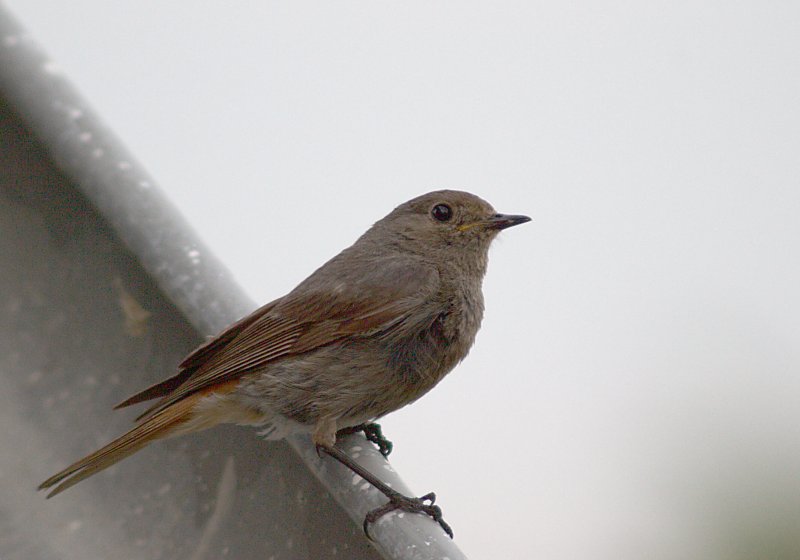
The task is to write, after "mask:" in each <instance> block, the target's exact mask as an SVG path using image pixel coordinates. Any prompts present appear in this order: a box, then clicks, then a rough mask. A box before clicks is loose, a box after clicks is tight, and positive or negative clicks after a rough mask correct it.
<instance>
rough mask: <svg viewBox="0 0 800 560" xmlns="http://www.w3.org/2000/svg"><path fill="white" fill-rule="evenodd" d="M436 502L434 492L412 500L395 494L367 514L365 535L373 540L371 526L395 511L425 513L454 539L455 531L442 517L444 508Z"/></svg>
mask: <svg viewBox="0 0 800 560" xmlns="http://www.w3.org/2000/svg"><path fill="white" fill-rule="evenodd" d="M426 502H429V503H426ZM434 502H436V494H434V493H433V492H431V493H429V494H425V495H424V496H422V497H420V498H410V497H408V496H403V495H402V494H395V495H392V496H389V501H388V502H387V503H385V504H383V505H382V506H380V507H377V508H375V509H373V510H371V511H370V512H368V513H367V515H366V517H364V534H365V535H367V538H368V539H369V540H372V537H371V536H370V534H369V526H370V524H371V523H375V522H376V521H377V520H378V519H380V518H381V517H383V516H384V515H386V514H387V513H390V512H392V511H395V510H401V511H407V512H409V513H424V514H426V515H429V516H430V517H431V518H432V519H433V520H434V521H436V522H437V523H438V524H439V526H440V527H441V528H442V530H444V532H445V533H447V535H448V536H449V537H450V538H451V539H452V538H453V530H452V529H451V528H450V525H448V524H447V522H446V521H445V520H444V518H443V517H442V508H440V507H439V506H437V505H434Z"/></svg>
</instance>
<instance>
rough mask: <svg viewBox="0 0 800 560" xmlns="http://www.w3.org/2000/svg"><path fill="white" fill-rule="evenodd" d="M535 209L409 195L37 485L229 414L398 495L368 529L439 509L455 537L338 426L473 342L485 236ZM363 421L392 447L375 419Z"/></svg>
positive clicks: (415, 389)
mask: <svg viewBox="0 0 800 560" xmlns="http://www.w3.org/2000/svg"><path fill="white" fill-rule="evenodd" d="M529 220H530V218H528V217H527V216H515V215H506V214H498V213H496V212H495V210H494V209H493V208H492V206H491V205H489V203H487V202H486V201H484V200H482V199H480V198H478V197H477V196H474V195H472V194H469V193H466V192H460V191H451V190H443V191H436V192H432V193H428V194H425V195H422V196H420V197H417V198H415V199H413V200H410V201H409V202H406V203H405V204H401V205H400V206H398V207H397V208H395V209H394V210H393V211H392V212H391V213H390V214H389V215H387V216H386V217H385V218H383V219H382V220H380V221H378V222H377V223H375V224H374V225H373V226H372V227H371V228H370V229H369V230H367V232H366V233H365V234H364V235H362V236H361V237H360V238H359V239H358V240H357V241H356V242H355V243H354V244H353V245H352V246H350V247H348V248H347V249H345V250H344V251H342V252H341V253H339V254H338V255H336V256H335V257H333V258H332V259H331V260H329V261H328V262H327V263H325V264H324V265H323V266H322V267H320V268H319V269H318V270H317V271H316V272H314V273H313V274H312V275H311V276H309V277H308V278H307V279H306V280H304V281H303V282H301V283H300V284H299V285H298V286H297V287H296V288H295V289H294V290H292V291H291V292H290V293H289V294H287V295H286V296H284V297H282V298H280V299H277V300H275V301H273V302H271V303H268V304H267V305H265V306H263V307H261V308H260V309H258V310H256V311H255V312H254V313H252V314H251V315H248V316H247V317H245V318H243V319H241V320H239V321H238V322H236V323H234V324H233V325H231V326H229V327H228V328H227V329H225V330H224V331H223V332H222V333H220V334H219V335H218V336H217V337H216V338H214V339H212V340H210V341H208V342H206V343H205V344H203V345H201V346H200V347H199V348H197V349H196V350H195V351H194V352H192V353H191V354H189V356H187V357H186V358H185V359H184V360H183V362H182V363H181V364H180V366H179V367H178V372H177V374H176V375H174V376H173V377H170V378H169V379H167V380H165V381H162V382H161V383H158V384H156V385H153V386H152V387H149V388H147V389H145V390H143V391H141V392H140V393H137V394H136V395H133V396H132V397H130V398H128V399H127V400H125V401H123V402H122V403H120V404H119V405H117V407H116V408H121V407H125V406H129V405H132V404H136V403H139V402H143V401H148V400H151V399H156V398H158V399H159V400H158V401H156V403H155V404H154V405H152V406H151V407H150V408H148V409H147V410H146V411H144V413H142V414H141V415H140V416H139V417H138V418H137V423H136V425H135V426H134V427H133V429H131V430H130V431H129V432H127V433H126V434H124V435H122V436H120V437H119V438H117V439H116V440H114V441H112V442H111V443H109V444H108V445H106V446H105V447H103V448H101V449H99V450H97V451H95V452H94V453H92V454H90V455H88V456H87V457H84V458H83V459H81V460H79V461H77V462H75V463H73V464H72V465H70V466H69V467H67V468H66V469H64V470H62V471H61V472H59V473H57V474H55V475H53V476H52V477H50V478H48V479H47V480H46V481H44V482H43V483H42V484H41V485H40V486H39V489H45V488H52V487H54V486H55V488H54V489H53V490H52V491H51V492H50V494H49V495H48V497H50V496H54V495H56V494H58V493H60V492H63V491H64V490H66V489H67V488H69V487H71V486H73V485H74V484H76V483H78V482H80V481H81V480H83V479H85V478H87V477H89V476H91V475H93V474H95V473H97V472H99V471H101V470H103V469H105V468H106V467H109V466H111V465H113V464H114V463H116V462H117V461H120V460H121V459H124V458H125V457H127V456H129V455H131V454H132V453H134V452H136V451H138V450H139V449H142V448H143V447H145V446H146V445H148V444H149V443H151V442H152V441H154V440H156V439H161V438H165V437H170V436H175V435H182V434H187V433H190V432H195V431H198V430H204V429H206V428H210V427H212V426H214V425H216V424H220V423H223V422H228V423H234V424H245V425H252V426H258V427H260V428H262V429H263V430H264V434H265V436H266V437H267V438H268V439H280V438H284V437H286V436H287V435H290V434H294V433H311V435H312V439H313V441H314V443H315V444H316V446H317V449H318V451H320V452H325V453H327V454H328V455H330V456H332V457H333V458H335V459H337V460H338V461H340V462H342V463H344V464H345V465H347V466H348V467H350V468H351V469H352V470H354V471H355V472H356V473H358V474H359V475H361V476H362V477H363V478H364V479H366V480H367V481H369V482H370V483H371V484H373V485H374V486H376V487H377V488H378V489H379V490H380V491H381V492H383V493H384V494H385V495H386V496H387V497H388V498H389V502H388V503H387V504H386V505H385V506H383V507H381V508H378V509H376V510H373V511H372V512H370V513H369V514H368V515H367V518H366V519H365V521H364V528H365V531H366V530H367V527H368V524H369V523H371V522H373V521H375V520H376V519H377V518H379V517H380V516H381V515H383V514H385V513H387V512H389V511H392V510H394V509H403V510H406V511H415V512H423V513H426V514H428V515H431V516H432V517H433V518H434V519H435V520H436V521H438V522H439V524H440V525H441V526H442V528H443V529H445V531H447V532H448V534H450V536H451V537H452V532H451V531H450V528H449V526H448V525H447V524H446V523H445V522H444V521H443V520H442V516H441V510H439V508H438V506H434V505H433V500H434V496H433V495H432V494H429V495H427V496H423V497H422V498H412V497H407V496H403V495H401V494H399V493H398V492H396V491H394V490H392V489H391V488H390V487H388V486H386V485H385V484H384V483H383V482H381V481H380V479H378V478H377V477H375V476H374V475H372V474H371V473H370V472H368V471H366V470H365V469H363V467H361V466H360V465H358V464H357V463H355V462H354V461H352V459H350V458H349V457H348V456H347V455H346V454H345V453H344V452H342V451H341V450H340V449H339V448H337V447H335V443H336V436H337V432H340V431H342V430H349V431H352V430H354V429H361V427H362V426H364V425H365V424H366V423H369V422H372V421H374V420H375V419H377V418H380V417H382V416H384V415H385V414H387V413H389V412H392V411H394V410H397V409H398V408H401V407H403V406H405V405H407V404H409V403H411V402H413V401H415V400H417V399H418V398H419V397H421V396H422V395H424V394H425V393H427V392H428V391H429V390H430V389H431V388H432V387H433V386H434V385H436V384H437V383H438V382H439V381H441V379H442V378H443V377H444V376H445V374H447V373H448V372H449V371H450V370H451V369H453V367H454V366H455V365H456V364H457V363H458V362H459V361H461V360H462V359H463V358H464V357H465V356H466V355H467V352H468V351H469V349H470V347H471V346H472V343H473V341H474V340H475V335H476V333H477V332H478V328H479V326H480V323H481V318H482V316H483V294H482V292H481V284H482V281H483V276H484V273H485V272H486V263H487V255H488V250H489V245H490V244H491V242H492V240H493V239H494V238H495V237H496V235H497V233H498V232H499V231H500V230H502V229H505V228H508V227H511V226H514V225H517V224H521V223H524V222H527V221H529ZM365 431H366V432H367V434H368V436H369V437H370V439H372V440H373V441H376V442H377V443H380V444H381V445H382V447H381V451H382V452H384V454H386V453H387V447H386V442H385V440H382V439H381V438H380V437H378V436H379V435H380V434H379V431H378V432H376V430H375V428H374V426H369V427H368V428H367V430H365ZM426 502H427V503H426Z"/></svg>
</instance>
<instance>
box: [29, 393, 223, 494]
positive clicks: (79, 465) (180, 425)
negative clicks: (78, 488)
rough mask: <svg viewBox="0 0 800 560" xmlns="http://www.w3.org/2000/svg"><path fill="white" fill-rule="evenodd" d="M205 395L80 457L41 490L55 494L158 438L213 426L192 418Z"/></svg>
mask: <svg viewBox="0 0 800 560" xmlns="http://www.w3.org/2000/svg"><path fill="white" fill-rule="evenodd" d="M201 397H202V395H200V394H197V395H191V396H189V397H187V398H185V399H183V400H180V401H178V402H176V403H174V404H172V405H170V406H169V407H167V408H166V409H164V410H162V411H160V412H158V413H157V414H155V415H153V416H151V417H149V418H147V419H145V420H144V421H142V422H141V423H139V424H138V425H136V426H135V427H134V428H133V429H131V430H130V431H129V432H127V433H125V434H123V435H121V436H120V437H118V438H117V439H115V440H114V441H112V442H111V443H109V444H108V445H106V446H105V447H102V448H100V449H98V450H97V451H95V452H94V453H92V454H90V455H87V456H86V457H84V458H83V459H81V460H79V461H76V462H75V463H73V464H71V465H70V466H68V467H67V468H66V469H64V470H62V471H60V472H58V473H56V474H54V475H53V476H51V477H50V478H48V479H47V480H45V481H44V482H42V483H41V484H40V485H39V490H44V489H47V488H52V487H53V486H55V488H53V489H52V490H51V491H50V493H49V494H48V495H47V497H48V498H51V497H53V496H55V495H56V494H60V493H61V492H63V491H64V490H66V489H67V488H70V487H71V486H74V485H75V484H77V483H78V482H80V481H81V480H83V479H85V478H88V477H90V476H92V475H93V474H95V473H97V472H100V471H102V470H103V469H105V468H108V467H110V466H111V465H113V464H114V463H116V462H117V461H121V460H122V459H124V458H126V457H128V456H129V455H132V454H133V453H135V452H136V451H139V450H140V449H141V448H143V447H145V446H146V445H148V444H149V443H151V442H152V441H154V440H156V439H161V438H164V437H167V436H170V435H174V434H177V433H185V432H189V431H195V429H203V428H206V427H209V426H208V425H200V424H197V423H196V422H194V421H191V420H194V419H193V418H192V417H193V409H194V407H195V405H196V404H197V400H198V399H199V398H201ZM190 421H191V422H190ZM187 424H189V425H192V426H191V428H192V429H187V428H190V426H189V425H187Z"/></svg>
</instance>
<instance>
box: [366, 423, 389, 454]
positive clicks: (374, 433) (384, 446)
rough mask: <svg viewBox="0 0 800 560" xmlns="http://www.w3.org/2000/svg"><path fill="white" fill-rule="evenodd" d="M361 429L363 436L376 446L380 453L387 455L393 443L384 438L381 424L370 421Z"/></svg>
mask: <svg viewBox="0 0 800 560" xmlns="http://www.w3.org/2000/svg"><path fill="white" fill-rule="evenodd" d="M363 431H364V437H366V438H367V439H368V440H369V441H371V442H372V443H374V444H375V445H377V446H378V451H380V453H381V455H383V456H384V457H388V456H389V454H390V453H391V452H392V448H393V447H394V444H392V442H391V441H389V440H388V439H386V436H384V435H383V430H381V425H380V424H376V423H375V422H370V423H369V424H364V428H363Z"/></svg>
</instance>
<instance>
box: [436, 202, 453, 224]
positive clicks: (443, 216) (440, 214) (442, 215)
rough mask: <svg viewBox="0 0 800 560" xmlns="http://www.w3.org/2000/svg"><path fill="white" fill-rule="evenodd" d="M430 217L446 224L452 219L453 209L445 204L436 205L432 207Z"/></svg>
mask: <svg viewBox="0 0 800 560" xmlns="http://www.w3.org/2000/svg"><path fill="white" fill-rule="evenodd" d="M431 216H433V217H434V218H436V219H437V220H439V221H440V222H446V221H448V220H449V219H450V218H452V217H453V209H452V208H450V207H449V206H448V205H447V204H437V205H436V206H434V207H433V210H431Z"/></svg>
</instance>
